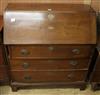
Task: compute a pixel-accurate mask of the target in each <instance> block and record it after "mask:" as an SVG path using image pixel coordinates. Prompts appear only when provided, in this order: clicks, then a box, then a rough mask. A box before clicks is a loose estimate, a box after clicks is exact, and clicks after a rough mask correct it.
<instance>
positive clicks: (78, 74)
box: [11, 71, 87, 83]
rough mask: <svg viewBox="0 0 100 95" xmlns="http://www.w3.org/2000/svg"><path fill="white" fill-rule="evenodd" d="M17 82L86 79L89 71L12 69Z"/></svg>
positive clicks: (13, 78)
mask: <svg viewBox="0 0 100 95" xmlns="http://www.w3.org/2000/svg"><path fill="white" fill-rule="evenodd" d="M11 73H12V81H15V82H25V83H31V82H76V81H84V80H85V77H86V74H87V71H12V72H11Z"/></svg>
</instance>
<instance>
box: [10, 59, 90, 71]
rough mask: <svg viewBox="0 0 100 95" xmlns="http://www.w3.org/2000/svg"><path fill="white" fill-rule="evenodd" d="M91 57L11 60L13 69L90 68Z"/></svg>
mask: <svg viewBox="0 0 100 95" xmlns="http://www.w3.org/2000/svg"><path fill="white" fill-rule="evenodd" d="M88 66H89V59H70V60H27V59H24V60H10V67H11V69H12V70H37V71H38V70H63V69H88Z"/></svg>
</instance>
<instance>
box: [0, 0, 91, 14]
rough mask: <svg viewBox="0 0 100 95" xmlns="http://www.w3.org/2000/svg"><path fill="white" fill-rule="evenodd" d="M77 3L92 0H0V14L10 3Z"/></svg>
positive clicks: (88, 2)
mask: <svg viewBox="0 0 100 95" xmlns="http://www.w3.org/2000/svg"><path fill="white" fill-rule="evenodd" d="M44 2H45V3H51V2H52V3H74V4H75V3H76V4H90V2H91V0H0V14H1V15H2V14H3V12H4V9H5V8H6V6H7V4H8V3H44Z"/></svg>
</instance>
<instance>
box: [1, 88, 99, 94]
mask: <svg viewBox="0 0 100 95" xmlns="http://www.w3.org/2000/svg"><path fill="white" fill-rule="evenodd" d="M0 95H100V91H95V92H93V91H91V87H90V86H88V87H87V89H86V90H84V91H80V90H79V89H69V88H66V89H28V90H18V91H17V92H12V91H11V88H10V87H9V86H2V87H0Z"/></svg>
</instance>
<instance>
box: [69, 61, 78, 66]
mask: <svg viewBox="0 0 100 95" xmlns="http://www.w3.org/2000/svg"><path fill="white" fill-rule="evenodd" d="M69 64H71V65H73V66H75V65H77V64H78V62H77V61H75V60H71V61H70V62H69Z"/></svg>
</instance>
